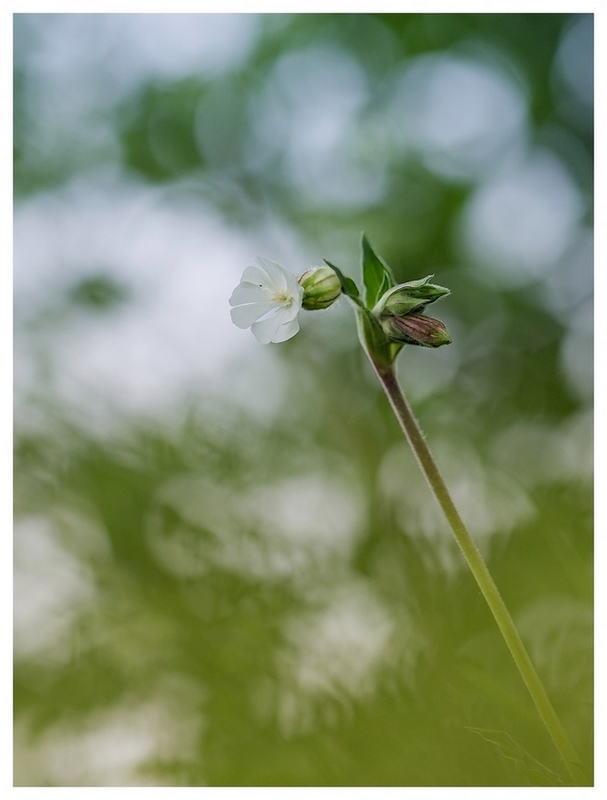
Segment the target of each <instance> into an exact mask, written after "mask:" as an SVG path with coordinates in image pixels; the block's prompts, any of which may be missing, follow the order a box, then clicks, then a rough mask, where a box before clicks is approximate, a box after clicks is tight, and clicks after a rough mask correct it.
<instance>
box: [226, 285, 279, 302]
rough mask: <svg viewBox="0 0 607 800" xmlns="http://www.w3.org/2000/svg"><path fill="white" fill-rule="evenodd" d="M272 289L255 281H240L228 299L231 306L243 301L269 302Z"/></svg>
mask: <svg viewBox="0 0 607 800" xmlns="http://www.w3.org/2000/svg"><path fill="white" fill-rule="evenodd" d="M271 297H272V290H271V289H267V288H264V287H262V286H259V284H257V283H250V282H249V281H242V283H239V284H238V286H237V287H236V288H235V289H234V291H233V292H232V296H231V297H230V299H229V301H228V302H229V303H230V305H231V306H240V305H243V303H269V302H270V298H271Z"/></svg>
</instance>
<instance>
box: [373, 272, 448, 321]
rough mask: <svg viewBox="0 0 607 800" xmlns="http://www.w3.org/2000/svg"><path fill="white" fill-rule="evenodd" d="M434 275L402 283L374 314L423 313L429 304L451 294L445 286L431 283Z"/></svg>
mask: <svg viewBox="0 0 607 800" xmlns="http://www.w3.org/2000/svg"><path fill="white" fill-rule="evenodd" d="M432 277H433V276H432V275H428V276H427V277H426V278H421V279H420V280H418V281H409V282H408V283H401V284H399V285H398V286H394V287H393V288H392V289H389V290H388V291H387V292H386V293H385V294H384V295H383V296H382V297H381V298H380V299H379V301H378V303H377V305H376V306H375V308H374V309H373V310H374V313H375V314H376V315H381V316H383V315H386V314H389V315H392V314H395V315H396V316H399V317H400V316H404V315H405V314H411V313H413V312H415V311H423V309H424V308H425V307H426V306H427V305H428V304H429V303H434V302H435V301H436V300H439V299H440V298H441V297H445V296H446V295H448V294H450V292H449V289H445V287H444V286H437V285H436V284H434V283H429V281H430V279H431V278H432Z"/></svg>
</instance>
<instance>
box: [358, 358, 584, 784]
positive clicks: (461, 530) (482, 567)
mask: <svg viewBox="0 0 607 800" xmlns="http://www.w3.org/2000/svg"><path fill="white" fill-rule="evenodd" d="M364 349H365V351H366V353H367V355H368V356H369V360H370V361H371V364H372V366H373V369H374V370H375V373H376V374H377V377H378V378H379V380H380V382H381V384H382V386H383V388H384V391H385V392H386V394H387V396H388V399H389V400H390V404H391V405H392V408H393V410H394V413H395V414H396V416H397V418H398V421H399V422H400V424H401V427H402V429H403V431H404V432H405V436H406V437H407V439H408V441H409V444H410V445H411V448H412V450H413V452H414V453H415V456H416V458H417V461H418V463H419V466H420V467H421V470H422V472H423V473H424V475H425V476H426V479H427V481H428V483H429V484H430V488H431V489H432V491H433V493H434V496H435V497H436V499H437V501H438V503H439V505H440V507H441V508H442V510H443V512H444V514H445V516H446V517H447V521H448V523H449V525H450V527H451V530H452V531H453V535H454V536H455V540H456V541H457V543H458V545H459V547H460V549H461V551H462V553H463V555H464V558H465V559H466V561H467V562H468V566H469V567H470V569H471V570H472V574H473V575H474V577H475V579H476V582H477V583H478V586H479V588H480V590H481V592H482V593H483V596H484V598H485V600H486V601H487V605H488V606H489V608H490V610H491V613H492V614H493V616H494V618H495V621H496V622H497V624H498V627H499V629H500V631H501V632H502V636H503V637H504V640H505V642H506V644H507V645H508V648H509V650H510V652H511V654H512V657H513V658H514V661H515V663H516V666H517V667H518V670H519V672H520V674H521V677H522V678H523V681H524V682H525V685H526V686H527V689H528V690H529V694H530V695H531V697H532V698H533V702H534V703H535V706H536V708H537V710H538V712H539V715H540V717H541V718H542V721H543V722H544V725H545V726H546V728H547V729H548V732H549V733H550V736H551V737H552V740H553V742H554V744H555V745H556V748H557V750H558V751H559V753H560V756H561V758H562V759H563V761H564V763H565V766H566V767H567V770H568V772H569V775H570V776H571V778H572V779H573V781H574V783H576V784H577V785H587V780H586V778H585V776H584V773H583V771H582V769H581V767H580V760H579V758H578V755H577V753H576V752H575V750H574V748H573V745H572V744H571V742H570V741H569V738H568V737H567V734H566V733H565V729H564V728H563V726H562V725H561V722H560V720H559V718H558V717H557V715H556V712H555V710H554V708H553V707H552V703H551V702H550V700H549V698H548V695H547V694H546V691H545V689H544V687H543V685H542V682H541V680H540V678H539V676H538V674H537V672H536V670H535V667H534V666H533V664H532V662H531V659H530V658H529V655H528V653H527V650H526V649H525V645H524V644H523V642H522V640H521V637H520V636H519V634H518V631H517V630H516V628H515V626H514V622H513V621H512V617H511V616H510V613H509V612H508V609H507V608H506V605H505V603H504V601H503V600H502V596H501V595H500V593H499V590H498V588H497V586H496V585H495V583H494V581H493V578H492V577H491V574H490V572H489V570H488V569H487V565H486V564H485V562H484V560H483V557H482V556H481V554H480V552H479V550H478V548H477V546H476V544H475V542H474V540H473V538H472V536H471V535H470V533H469V531H468V529H467V528H466V526H465V525H464V522H463V520H462V518H461V517H460V515H459V512H458V511H457V509H456V507H455V504H454V502H453V500H452V499H451V495H450V494H449V490H448V489H447V486H446V485H445V481H444V480H443V477H442V475H441V473H440V470H439V469H438V466H437V464H436V462H435V461H434V458H433V456H432V453H431V452H430V449H429V448H428V445H427V444H426V441H425V439H424V435H423V433H422V431H421V429H420V427H419V425H418V423H417V420H416V419H415V417H414V415H413V412H412V411H411V408H410V407H409V404H408V403H407V400H406V399H405V396H404V394H403V392H402V391H401V388H400V386H399V385H398V381H397V380H396V374H395V371H394V366H393V364H390V365H386V364H380V363H376V361H375V360H374V359H373V357H372V355H371V354H370V353H369V351H368V350H367V348H366V347H365V348H364Z"/></svg>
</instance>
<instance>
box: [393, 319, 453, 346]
mask: <svg viewBox="0 0 607 800" xmlns="http://www.w3.org/2000/svg"><path fill="white" fill-rule="evenodd" d="M379 321H380V324H381V327H382V330H383V332H384V333H385V334H386V336H387V337H388V339H391V340H392V341H395V342H403V343H404V344H417V345H420V346H421V347H441V345H443V344H451V337H450V336H449V332H448V331H447V328H446V327H445V325H444V324H443V323H442V322H441V321H440V320H439V319H434V318H433V317H425V316H424V315H423V314H406V315H405V316H402V317H400V316H399V317H396V316H387V317H381V318H380V320H379Z"/></svg>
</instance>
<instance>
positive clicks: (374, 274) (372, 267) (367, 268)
mask: <svg viewBox="0 0 607 800" xmlns="http://www.w3.org/2000/svg"><path fill="white" fill-rule="evenodd" d="M324 261H325V263H326V264H328V266H330V267H331V269H333V270H335V272H336V274H337V276H338V278H339V280H340V281H341V290H342V292H343V293H344V294H345V295H347V296H348V297H350V298H351V299H352V300H354V302H355V303H357V305H362V302H361V299H360V292H359V291H358V286H357V285H356V284H355V283H354V281H353V280H352V278H348V277H347V276H346V275H343V273H342V272H341V271H340V270H339V269H338V268H337V267H336V266H335V265H334V264H332V263H331V262H330V261H327V259H326V258H325V259H324ZM362 268H363V269H362V272H363V282H364V285H365V290H366V291H365V303H364V305H365V306H366V307H367V308H368V309H372V308H373V307H374V306H375V304H376V303H377V301H378V300H379V299H380V297H382V296H383V295H384V294H385V292H387V291H388V289H391V288H392V287H393V286H395V285H396V281H395V280H394V275H393V274H392V270H391V269H390V267H389V266H388V265H387V264H386V262H385V261H384V260H383V259H382V258H381V256H378V255H377V253H376V252H375V250H373V248H372V247H371V243H370V242H369V240H368V239H367V237H366V235H365V234H364V233H363V236H362Z"/></svg>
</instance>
